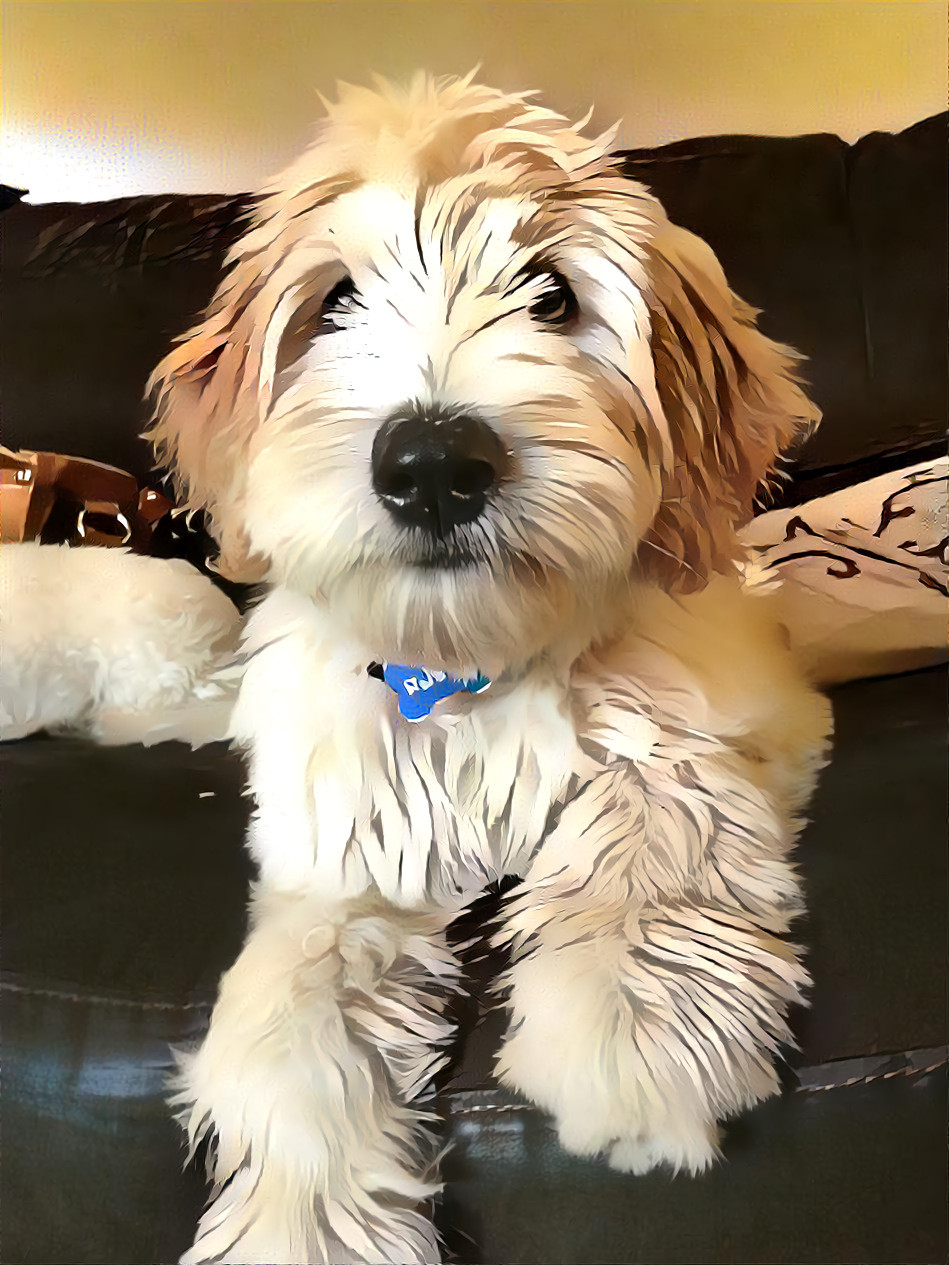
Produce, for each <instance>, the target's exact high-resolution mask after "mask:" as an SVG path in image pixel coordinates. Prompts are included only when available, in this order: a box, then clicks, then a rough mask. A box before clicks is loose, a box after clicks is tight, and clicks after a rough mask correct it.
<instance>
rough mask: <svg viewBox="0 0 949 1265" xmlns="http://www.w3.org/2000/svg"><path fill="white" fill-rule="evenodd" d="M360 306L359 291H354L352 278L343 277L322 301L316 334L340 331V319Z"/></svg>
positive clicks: (341, 324)
mask: <svg viewBox="0 0 949 1265" xmlns="http://www.w3.org/2000/svg"><path fill="white" fill-rule="evenodd" d="M361 306H362V305H361V304H360V302H359V291H358V290H357V289H356V286H355V283H354V282H353V279H352V277H343V279H342V281H337V283H336V285H334V286H333V288H332V290H330V292H329V294H328V295H327V296H326V298H325V299H324V300H323V307H322V311H321V313H320V328H319V330H318V332H319V333H328V332H331V331H332V330H336V329H341V328H342V326H343V321H342V319H341V318H342V317H344V316H346V315H347V314H348V313H350V312H352V311H354V310H355V308H357V307H361Z"/></svg>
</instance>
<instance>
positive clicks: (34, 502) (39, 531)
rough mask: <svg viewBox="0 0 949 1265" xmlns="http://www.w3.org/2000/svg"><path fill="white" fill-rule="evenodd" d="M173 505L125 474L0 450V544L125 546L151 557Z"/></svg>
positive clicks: (97, 464)
mask: <svg viewBox="0 0 949 1265" xmlns="http://www.w3.org/2000/svg"><path fill="white" fill-rule="evenodd" d="M172 509H173V506H172V503H171V501H169V500H168V498H167V497H166V496H163V495H162V493H161V492H157V491H155V489H154V488H140V487H139V485H138V481H137V480H136V479H135V477H134V476H133V475H131V474H129V473H127V471H125V470H119V469H118V468H117V467H115V466H109V465H106V464H105V463H104V462H101V461H91V460H89V459H88V458H86V457H71V456H66V455H65V454H62V453H56V452H30V451H27V450H21V451H19V452H15V451H13V450H12V449H9V448H3V447H0V540H2V541H5V542H24V541H40V540H41V541H42V542H43V543H44V544H70V545H96V546H99V547H103V546H104V547H106V548H109V547H115V546H120V545H125V546H127V547H128V548H130V549H132V550H133V551H134V552H136V553H148V552H150V546H151V541H152V536H153V534H154V531H155V528H156V526H157V525H158V523H160V522H161V520H162V519H163V518H164V517H165V516H166V515H168V514H170V513H171V512H172Z"/></svg>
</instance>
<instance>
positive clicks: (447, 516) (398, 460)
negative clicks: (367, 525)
mask: <svg viewBox="0 0 949 1265" xmlns="http://www.w3.org/2000/svg"><path fill="white" fill-rule="evenodd" d="M506 466H507V453H506V451H505V448H504V445H503V443H502V442H501V439H500V437H499V436H498V435H497V434H496V432H495V431H493V430H492V429H491V427H490V426H488V424H487V423H486V422H483V421H481V419H480V418H478V417H470V416H468V415H466V414H452V413H447V412H445V413H439V412H434V411H430V410H420V411H413V412H411V413H399V414H396V415H395V416H393V417H390V418H389V420H388V421H387V422H385V423H384V424H383V425H382V426H381V427H380V428H379V432H378V434H377V435H376V438H375V441H374V443H373V446H372V486H373V488H374V489H375V493H376V495H377V496H378V497H379V500H380V501H381V502H382V504H383V505H384V506H385V507H386V509H387V510H389V512H390V513H391V514H392V515H393V516H394V517H395V518H396V519H398V520H399V522H401V523H404V524H405V525H406V526H409V527H421V528H422V529H423V530H424V531H427V532H430V533H431V534H432V535H434V536H437V537H439V538H442V539H444V538H445V537H446V536H449V535H450V534H451V532H452V531H453V530H454V529H455V528H456V527H460V526H461V525H462V524H463V523H470V522H473V521H474V520H475V519H476V518H478V517H479V516H480V515H481V514H482V513H483V512H484V507H485V505H486V503H487V496H488V492H489V491H490V489H491V488H492V487H494V486H495V485H496V484H497V483H498V482H499V481H500V479H501V478H502V476H503V474H504V472H505V469H506Z"/></svg>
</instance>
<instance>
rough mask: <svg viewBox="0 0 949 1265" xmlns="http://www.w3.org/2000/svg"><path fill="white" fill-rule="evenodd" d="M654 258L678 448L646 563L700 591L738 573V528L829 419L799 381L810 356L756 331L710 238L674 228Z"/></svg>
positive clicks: (664, 396) (654, 302) (658, 321)
mask: <svg viewBox="0 0 949 1265" xmlns="http://www.w3.org/2000/svg"><path fill="white" fill-rule="evenodd" d="M647 251H648V265H647V267H648V274H649V282H650V293H649V295H648V300H649V305H650V308H651V321H652V330H651V342H652V356H653V363H654V366H655V373H656V386H657V389H658V394H659V399H660V402H661V404H662V407H663V412H664V414H665V421H666V423H667V426H668V431H669V442H668V448H669V450H670V451H669V453H668V454H667V464H666V469H665V470H664V472H663V475H662V487H661V493H662V500H661V504H660V508H659V512H658V515H657V517H656V519H655V521H654V523H653V525H652V527H651V529H650V531H649V533H648V534H647V536H646V537H645V538H644V540H643V543H642V547H641V550H640V565H641V569H642V571H643V573H644V574H645V575H646V576H648V577H649V578H652V579H655V580H657V581H658V582H659V583H661V584H663V585H664V586H665V587H667V588H677V589H680V590H684V591H689V590H695V589H698V588H701V587H703V585H704V584H705V583H706V582H707V581H708V579H709V578H710V576H711V574H712V573H713V572H715V571H722V570H728V569H730V568H731V567H732V566H733V564H734V560H735V559H736V558H737V557H738V556H739V554H740V548H739V546H738V541H737V535H736V533H737V530H738V528H740V527H741V526H742V525H743V524H744V523H745V522H747V521H748V519H750V518H751V517H752V514H753V512H754V502H755V497H756V495H757V493H758V491H759V489H760V488H761V485H762V484H763V483H764V481H765V480H766V479H767V478H768V476H769V475H770V474H771V472H772V471H773V469H774V466H775V462H776V459H777V457H778V454H779V453H780V452H781V451H782V450H783V449H784V448H785V447H786V446H788V445H789V444H790V443H791V442H792V441H794V440H795V439H797V438H803V437H804V436H805V435H806V434H808V433H809V432H810V431H811V430H812V429H813V428H814V427H815V426H816V425H817V423H818V422H819V420H820V413H819V411H818V410H817V408H816V407H815V406H814V405H813V404H812V403H811V401H810V400H809V399H808V398H807V396H806V395H805V394H804V391H803V390H802V388H801V386H800V384H799V382H798V380H797V377H796V373H795V369H796V365H797V363H798V362H799V361H800V359H801V357H800V356H798V355H797V354H796V353H795V352H793V351H792V350H791V349H790V348H788V347H782V346H780V345H778V344H777V343H774V342H772V341H771V340H770V339H768V338H766V337H765V336H764V335H763V334H762V333H761V332H760V331H759V330H758V329H757V328H756V325H755V316H756V315H757V313H756V312H755V310H754V309H753V308H751V307H749V306H748V305H747V304H746V303H744V302H742V300H741V299H739V298H738V297H737V296H736V295H734V294H733V293H732V292H731V290H730V289H729V287H728V283H727V282H726V280H725V275H724V273H723V271H722V268H721V265H720V264H719V262H718V260H717V259H716V258H715V255H714V254H713V253H712V250H711V249H710V248H709V247H708V246H707V245H706V244H705V242H703V241H701V240H700V239H699V238H697V237H695V236H694V235H693V234H692V233H689V232H686V230H685V229H681V228H678V227H676V226H675V225H671V224H669V223H668V222H665V223H663V224H662V225H661V226H660V227H659V229H658V231H657V233H656V235H655V237H654V238H653V239H652V241H651V242H650V243H649V245H648V247H647ZM669 457H671V462H669Z"/></svg>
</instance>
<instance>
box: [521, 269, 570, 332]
mask: <svg viewBox="0 0 949 1265" xmlns="http://www.w3.org/2000/svg"><path fill="white" fill-rule="evenodd" d="M530 275H532V276H533V277H536V278H537V280H538V281H539V283H540V284H541V286H542V287H543V288H542V289H541V292H540V293H539V294H538V296H537V298H536V299H535V300H534V301H533V303H532V304H531V305H530V308H529V309H528V310H529V311H530V314H531V316H532V317H533V318H534V320H535V321H543V322H544V324H545V325H568V324H569V323H570V322H571V321H572V320H573V319H574V317H575V316H576V315H577V313H578V311H579V305H578V303H577V296H576V295H575V294H574V292H573V290H572V289H571V288H570V283H569V282H568V281H567V278H566V277H565V276H564V275H563V274H562V273H560V272H558V271H557V269H556V268H543V269H537V270H535V271H533V272H532V273H531V274H530Z"/></svg>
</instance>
